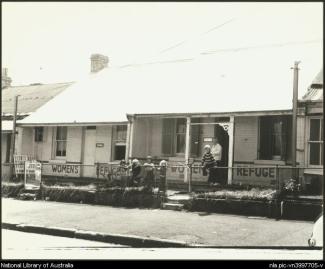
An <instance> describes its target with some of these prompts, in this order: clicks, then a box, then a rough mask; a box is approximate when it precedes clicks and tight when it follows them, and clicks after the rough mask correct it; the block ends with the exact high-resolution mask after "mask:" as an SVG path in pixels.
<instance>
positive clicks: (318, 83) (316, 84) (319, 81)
mask: <svg viewBox="0 0 325 269" xmlns="http://www.w3.org/2000/svg"><path fill="white" fill-rule="evenodd" d="M323 79H324V78H323V68H322V69H321V70H320V71H319V73H318V74H317V76H316V77H315V78H314V80H313V82H312V84H311V86H310V87H311V88H323Z"/></svg>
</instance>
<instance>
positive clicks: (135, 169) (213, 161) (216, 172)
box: [120, 138, 222, 188]
mask: <svg viewBox="0 0 325 269" xmlns="http://www.w3.org/2000/svg"><path fill="white" fill-rule="evenodd" d="M221 159H222V146H221V145H220V143H219V141H218V139H217V138H214V139H213V145H212V146H210V145H205V146H204V155H203V157H202V172H203V176H208V182H209V183H210V185H214V186H215V185H220V184H221V180H222V175H221V173H220V169H218V167H220V166H221ZM120 166H121V167H122V168H123V169H126V170H129V171H130V172H131V176H130V177H129V180H128V184H127V185H128V186H145V187H147V188H152V187H153V186H154V182H155V164H154V163H153V162H152V157H151V156H147V159H146V162H145V163H144V164H143V165H142V164H141V163H140V161H139V160H138V159H133V160H132V161H131V163H130V164H126V162H125V161H124V160H122V161H121V163H120ZM142 166H143V167H144V169H143V171H142V168H141V167H142ZM166 169H167V162H166V161H165V160H162V161H161V162H160V163H159V166H158V169H157V170H159V171H160V174H159V176H160V180H159V182H160V183H162V184H159V185H160V188H165V184H164V183H163V182H165V180H166Z"/></svg>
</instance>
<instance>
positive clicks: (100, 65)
mask: <svg viewBox="0 0 325 269" xmlns="http://www.w3.org/2000/svg"><path fill="white" fill-rule="evenodd" d="M90 60H91V66H90V68H91V70H90V71H91V73H97V72H99V71H100V70H102V69H104V68H106V67H107V65H108V57H107V56H104V55H102V54H92V55H91V56H90Z"/></svg>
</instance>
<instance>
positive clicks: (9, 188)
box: [1, 182, 24, 197]
mask: <svg viewBox="0 0 325 269" xmlns="http://www.w3.org/2000/svg"><path fill="white" fill-rule="evenodd" d="M23 189H24V184H23V183H11V182H6V183H2V184H1V195H2V197H17V196H18V195H19V194H20V192H21V191H22V190H23Z"/></svg>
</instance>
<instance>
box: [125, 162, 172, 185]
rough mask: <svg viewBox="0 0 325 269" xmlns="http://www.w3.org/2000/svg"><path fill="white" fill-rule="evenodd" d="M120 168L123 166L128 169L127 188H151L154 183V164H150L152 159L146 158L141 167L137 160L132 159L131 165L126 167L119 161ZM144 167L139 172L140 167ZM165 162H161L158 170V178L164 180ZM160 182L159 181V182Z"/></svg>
mask: <svg viewBox="0 0 325 269" xmlns="http://www.w3.org/2000/svg"><path fill="white" fill-rule="evenodd" d="M120 166H124V167H125V168H126V169H129V171H130V172H131V176H130V177H129V181H128V186H130V187H135V186H144V187H147V188H152V187H153V186H154V182H155V164H154V163H153V162H152V157H151V156H148V157H147V159H146V162H145V163H144V164H143V165H142V164H141V163H140V161H139V160H138V159H133V160H132V161H131V164H129V165H127V164H126V163H125V161H124V160H122V161H121V163H120ZM142 166H143V167H144V170H143V171H142V170H141V167H142ZM166 167H167V162H166V161H165V160H162V161H161V162H160V163H159V167H158V170H159V171H160V177H161V178H162V179H165V173H166V169H164V168H166ZM160 181H161V180H160Z"/></svg>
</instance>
